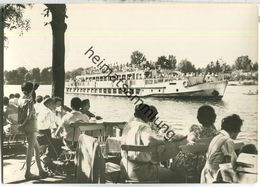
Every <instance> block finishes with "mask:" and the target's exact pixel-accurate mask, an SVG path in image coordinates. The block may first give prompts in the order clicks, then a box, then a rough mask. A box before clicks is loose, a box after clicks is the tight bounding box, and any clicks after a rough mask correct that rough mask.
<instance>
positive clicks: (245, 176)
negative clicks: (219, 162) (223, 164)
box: [217, 169, 257, 183]
mask: <svg viewBox="0 0 260 187" xmlns="http://www.w3.org/2000/svg"><path fill="white" fill-rule="evenodd" d="M228 173H229V174H228ZM230 173H234V174H235V175H236V176H237V180H238V181H232V178H230V176H232V175H231V174H230ZM219 180H220V181H219ZM223 181H224V182H229V183H234V182H236V183H256V182H257V173H246V172H240V171H236V170H235V171H234V170H233V171H232V170H225V169H219V171H218V174H217V182H223Z"/></svg>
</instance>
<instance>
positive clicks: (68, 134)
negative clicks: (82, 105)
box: [62, 110, 89, 141]
mask: <svg viewBox="0 0 260 187" xmlns="http://www.w3.org/2000/svg"><path fill="white" fill-rule="evenodd" d="M88 121H89V118H88V117H87V116H86V115H84V114H82V113H81V112H80V111H75V110H73V111H71V112H70V113H67V114H65V115H64V116H63V118H62V124H63V126H64V132H63V135H64V138H65V140H67V141H73V132H74V128H73V127H71V124H72V123H75V122H88ZM79 135H80V130H79V128H75V134H74V141H78V137H79Z"/></svg>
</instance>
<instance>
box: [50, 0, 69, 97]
mask: <svg viewBox="0 0 260 187" xmlns="http://www.w3.org/2000/svg"><path fill="white" fill-rule="evenodd" d="M46 6H47V7H48V8H49V9H50V12H51V14H52V21H51V28H52V38H53V44H52V79H53V83H52V96H58V97H60V98H62V99H63V100H64V84H65V82H64V81H65V79H64V77H65V68H64V57H65V42H64V35H65V31H66V28H67V25H66V23H65V17H66V5H65V4H46Z"/></svg>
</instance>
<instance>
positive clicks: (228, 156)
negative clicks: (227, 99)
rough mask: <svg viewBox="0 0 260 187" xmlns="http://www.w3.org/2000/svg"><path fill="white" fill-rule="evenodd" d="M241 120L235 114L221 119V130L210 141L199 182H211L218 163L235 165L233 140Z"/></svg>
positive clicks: (214, 177) (239, 127)
mask: <svg viewBox="0 0 260 187" xmlns="http://www.w3.org/2000/svg"><path fill="white" fill-rule="evenodd" d="M242 124H243V120H241V119H240V117H239V116H238V115H236V114H233V115H231V116H227V117H225V118H224V119H222V122H221V131H220V132H219V134H218V135H217V136H215V137H214V138H213V139H212V141H211V142H210V145H209V148H208V152H207V160H206V164H205V166H204V168H203V170H202V172H201V183H208V184H210V183H213V182H214V180H215V179H216V177H217V172H218V170H219V164H223V163H231V164H232V166H234V165H235V161H236V159H237V156H236V153H235V145H234V142H233V140H235V139H236V138H237V136H238V134H239V132H240V129H241V126H242Z"/></svg>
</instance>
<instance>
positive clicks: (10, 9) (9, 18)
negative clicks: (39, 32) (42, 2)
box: [3, 4, 31, 40]
mask: <svg viewBox="0 0 260 187" xmlns="http://www.w3.org/2000/svg"><path fill="white" fill-rule="evenodd" d="M28 7H29V8H31V5H23V4H6V5H5V6H4V9H3V11H4V12H3V21H4V22H3V23H4V28H6V29H8V30H10V31H11V30H14V29H20V35H22V34H23V32H24V31H28V30H29V29H30V20H29V19H25V18H24V16H23V14H24V10H25V8H28ZM4 39H5V40H6V39H7V38H6V37H4Z"/></svg>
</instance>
